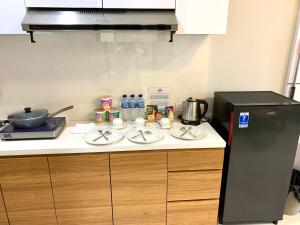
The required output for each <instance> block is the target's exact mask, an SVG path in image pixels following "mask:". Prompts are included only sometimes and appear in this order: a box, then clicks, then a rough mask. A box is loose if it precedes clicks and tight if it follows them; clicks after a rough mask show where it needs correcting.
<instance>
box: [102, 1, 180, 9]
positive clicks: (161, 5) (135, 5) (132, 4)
mask: <svg viewBox="0 0 300 225" xmlns="http://www.w3.org/2000/svg"><path fill="white" fill-rule="evenodd" d="M103 8H111V9H120V8H123V9H175V0H103Z"/></svg>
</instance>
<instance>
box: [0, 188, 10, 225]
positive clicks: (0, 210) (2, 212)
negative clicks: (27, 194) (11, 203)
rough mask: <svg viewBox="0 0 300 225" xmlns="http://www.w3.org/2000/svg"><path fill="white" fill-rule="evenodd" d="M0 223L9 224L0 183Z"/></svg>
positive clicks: (2, 224)
mask: <svg viewBox="0 0 300 225" xmlns="http://www.w3.org/2000/svg"><path fill="white" fill-rule="evenodd" d="M0 224H1V225H9V224H8V219H7V215H6V209H5V205H4V201H3V192H2V188H1V185H0Z"/></svg>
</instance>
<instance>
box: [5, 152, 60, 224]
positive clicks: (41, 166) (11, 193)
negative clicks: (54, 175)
mask: <svg viewBox="0 0 300 225" xmlns="http://www.w3.org/2000/svg"><path fill="white" fill-rule="evenodd" d="M0 184H1V187H2V193H3V199H4V202H5V205H6V209H7V215H8V219H9V222H10V223H9V224H10V225H57V223H56V216H55V208H54V202H53V196H52V190H51V182H50V176H49V169H48V162H47V158H46V157H32V158H9V159H0Z"/></svg>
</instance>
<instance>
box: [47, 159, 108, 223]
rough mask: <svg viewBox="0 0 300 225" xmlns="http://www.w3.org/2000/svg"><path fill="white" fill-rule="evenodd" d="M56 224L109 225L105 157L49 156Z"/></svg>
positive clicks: (106, 160)
mask: <svg viewBox="0 0 300 225" xmlns="http://www.w3.org/2000/svg"><path fill="white" fill-rule="evenodd" d="M49 165H50V174H51V180H52V187H53V196H54V199H55V207H56V214H57V221H58V225H96V224H97V225H112V206H111V192H110V175H109V156H108V154H101V155H75V156H57V157H49Z"/></svg>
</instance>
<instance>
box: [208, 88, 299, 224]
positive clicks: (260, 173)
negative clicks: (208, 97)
mask: <svg viewBox="0 0 300 225" xmlns="http://www.w3.org/2000/svg"><path fill="white" fill-rule="evenodd" d="M212 125H213V127H214V128H215V129H216V130H217V131H218V133H219V134H220V135H221V136H222V137H223V138H224V140H226V142H227V147H226V149H225V160H224V169H223V178H222V188H221V200H220V208H219V222H220V223H221V224H230V223H252V222H253V223H264V222H266V223H267V222H268V223H270V222H273V223H275V224H276V223H277V222H278V220H281V219H282V217H283V212H284V208H285V201H286V197H287V194H288V190H289V183H290V180H291V175H292V170H293V163H294V158H295V155H296V149H297V145H298V139H299V133H300V103H298V102H296V101H293V100H291V99H289V98H286V97H284V96H281V95H279V94H276V93H274V92H270V91H259V92H216V93H215V97H214V108H213V119H212Z"/></svg>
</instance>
